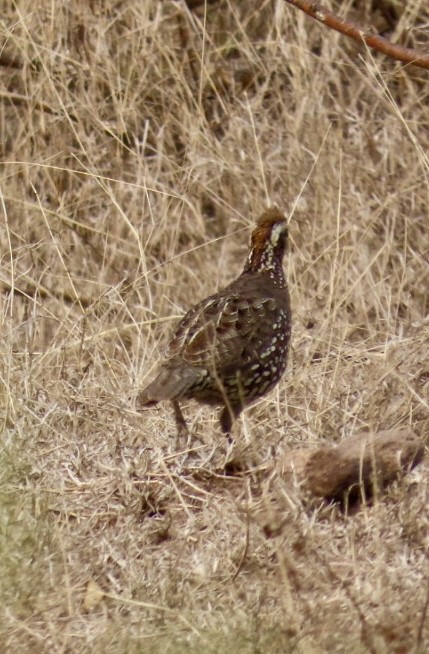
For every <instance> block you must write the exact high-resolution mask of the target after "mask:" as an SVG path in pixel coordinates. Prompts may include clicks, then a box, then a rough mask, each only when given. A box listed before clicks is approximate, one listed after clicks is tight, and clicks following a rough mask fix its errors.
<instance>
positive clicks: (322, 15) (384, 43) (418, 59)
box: [286, 0, 429, 68]
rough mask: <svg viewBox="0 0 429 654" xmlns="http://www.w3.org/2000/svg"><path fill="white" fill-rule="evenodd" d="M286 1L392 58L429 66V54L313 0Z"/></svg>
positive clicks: (424, 66) (423, 66) (425, 66)
mask: <svg viewBox="0 0 429 654" xmlns="http://www.w3.org/2000/svg"><path fill="white" fill-rule="evenodd" d="M286 2H288V3H289V4H291V5H294V7H298V9H301V10H302V11H304V12H305V13H306V14H308V15H309V16H311V17H312V18H314V19H315V20H318V21H319V22H320V23H323V24H324V25H327V26H328V27H330V28H331V29H333V30H336V31H337V32H341V34H345V35H346V36H348V37H350V38H351V39H354V40H355V41H358V42H359V43H362V42H363V43H366V45H368V46H369V47H371V48H375V50H378V51H379V52H382V53H383V54H385V55H387V56H388V57H391V58H392V59H398V60H399V61H404V62H405V63H407V64H414V65H415V66H420V67H421V68H429V55H425V54H422V53H421V52H419V51H418V50H414V49H413V48H404V47H403V46H401V45H396V44H394V43H391V42H390V41H388V39H385V38H384V37H382V36H380V35H379V34H371V33H370V32H369V31H367V30H365V29H364V28H363V27H361V26H360V25H358V24H357V23H354V22H352V21H350V20H345V19H344V18H340V17H339V16H336V15H335V14H333V13H332V12H330V11H328V10H327V9H322V8H321V7H320V6H319V4H318V3H317V2H314V1H313V0H286Z"/></svg>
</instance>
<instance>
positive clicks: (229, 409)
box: [219, 402, 241, 445]
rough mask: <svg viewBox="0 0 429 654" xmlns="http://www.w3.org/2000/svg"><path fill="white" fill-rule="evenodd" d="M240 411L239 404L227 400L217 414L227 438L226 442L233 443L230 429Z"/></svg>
mask: <svg viewBox="0 0 429 654" xmlns="http://www.w3.org/2000/svg"><path fill="white" fill-rule="evenodd" d="M240 413H241V407H240V406H233V405H231V404H230V403H229V402H228V405H225V406H224V408H223V409H222V411H221V414H220V416H219V422H220V427H221V429H222V431H223V433H224V434H225V436H226V437H227V439H228V444H229V445H231V444H232V443H233V439H232V438H231V429H232V424H233V422H234V421H235V420H236V419H237V418H238V416H239V415H240Z"/></svg>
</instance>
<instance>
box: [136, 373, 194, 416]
mask: <svg viewBox="0 0 429 654" xmlns="http://www.w3.org/2000/svg"><path fill="white" fill-rule="evenodd" d="M197 378H198V374H197V372H196V371H195V370H193V369H192V368H182V367H181V368H180V369H179V368H174V369H171V368H164V369H163V370H161V372H160V373H159V374H158V376H157V377H156V378H155V379H154V381H153V382H152V383H151V384H149V386H147V387H146V388H144V389H143V390H142V391H140V392H139V394H138V395H137V408H141V407H146V406H151V405H154V404H157V403H158V402H162V401H163V400H175V399H176V398H178V397H180V396H181V395H182V394H183V393H184V391H186V389H187V388H189V387H190V386H192V384H193V383H194V382H195V381H196V380H197Z"/></svg>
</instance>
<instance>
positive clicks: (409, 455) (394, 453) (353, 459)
mask: <svg viewBox="0 0 429 654" xmlns="http://www.w3.org/2000/svg"><path fill="white" fill-rule="evenodd" d="M424 447H425V444H424V441H423V440H422V439H421V438H419V437H418V436H417V435H416V434H415V433H414V432H413V431H412V430H411V429H407V428H405V429H391V430H388V431H380V432H376V433H371V432H369V433H360V434H356V435H354V436H350V437H349V438H346V439H345V440H344V441H342V443H340V445H337V446H332V447H331V446H327V445H325V446H323V447H320V448H318V449H316V450H302V449H299V450H292V451H291V452H288V453H287V454H286V455H285V456H284V457H282V459H281V460H280V461H278V463H277V465H276V470H277V474H278V475H279V477H280V478H281V479H282V480H284V481H286V482H287V483H288V484H291V485H293V484H296V483H298V484H299V485H301V486H303V487H304V488H305V489H306V490H308V491H310V493H311V494H312V495H314V496H316V497H323V498H325V499H327V500H336V501H341V502H343V501H344V499H345V498H346V497H347V499H348V501H353V500H355V499H358V498H359V497H362V496H364V497H370V496H372V495H374V492H377V491H378V490H381V489H382V488H384V487H385V486H386V484H388V483H389V482H391V481H393V480H394V479H395V478H397V477H398V476H400V475H403V474H405V473H406V472H408V471H409V470H411V469H412V468H413V467H414V466H416V465H417V464H418V463H420V462H421V461H422V459H423V455H424Z"/></svg>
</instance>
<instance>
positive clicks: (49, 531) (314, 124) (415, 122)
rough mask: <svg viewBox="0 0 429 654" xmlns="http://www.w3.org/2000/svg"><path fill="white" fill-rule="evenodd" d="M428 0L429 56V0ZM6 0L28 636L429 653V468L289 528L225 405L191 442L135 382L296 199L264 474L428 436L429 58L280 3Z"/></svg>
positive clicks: (16, 433)
mask: <svg viewBox="0 0 429 654" xmlns="http://www.w3.org/2000/svg"><path fill="white" fill-rule="evenodd" d="M356 4H357V5H358V3H356ZM402 4H403V5H405V9H403V13H402V16H401V19H400V23H399V26H398V34H401V33H402V32H401V31H402V30H403V29H408V28H409V32H408V36H407V39H408V44H409V45H414V46H416V45H417V46H418V45H419V44H420V45H422V47H427V43H428V38H427V25H428V20H429V12H428V9H427V6H426V3H425V2H424V0H413V1H411V0H408V2H406V3H402ZM402 4H401V6H402ZM3 5H4V11H3V13H2V17H1V23H0V24H1V34H2V47H1V53H0V59H1V61H2V62H3V64H4V65H2V66H0V75H1V77H0V80H1V86H0V97H1V106H0V110H1V114H0V116H1V135H0V147H1V160H2V161H3V163H2V166H1V192H2V198H1V201H2V209H3V211H2V213H3V218H2V223H1V231H0V245H1V250H0V252H1V257H2V258H1V270H0V276H1V277H0V281H1V286H2V293H1V296H0V297H1V306H0V315H1V333H0V339H1V351H2V358H1V386H0V398H1V406H2V409H3V411H2V423H1V426H2V431H1V438H2V449H1V454H0V458H1V468H0V469H1V472H0V475H1V487H0V493H1V505H0V510H1V513H0V551H1V566H2V573H1V581H0V599H1V602H0V604H1V609H0V615H1V618H0V625H1V626H0V642H2V647H3V651H5V652H8V653H9V652H10V653H11V654H12V653H18V652H19V653H21V652H24V651H28V652H30V651H31V652H36V653H37V652H50V653H56V652H58V653H59V652H61V653H65V652H73V653H75V652H76V653H78V652H89V651H90V652H94V653H100V654H101V653H106V652H107V653H115V654H116V653H124V654H125V653H126V654H133V653H134V652H135V653H137V652H145V653H146V652H148V653H149V652H165V653H167V652H174V653H176V652H182V651H183V652H185V651H186V652H207V653H210V652H213V653H214V652H226V651H228V652H240V653H249V654H250V653H252V654H257V653H261V654H262V653H264V654H265V653H267V654H274V653H275V652H279V653H280V652H281V653H282V654H283V653H285V652H298V653H301V654H312V653H320V652H340V653H341V652H347V653H356V654H357V653H360V652H371V653H372V654H374V653H376V654H379V653H380V654H381V653H383V652H386V653H389V654H390V653H396V654H401V653H408V652H413V653H414V654H417V653H418V652H421V653H423V652H426V651H427V644H428V642H429V619H428V616H427V614H426V611H427V603H428V591H429V585H428V584H429V561H428V547H429V519H428V515H427V505H428V499H429V485H428V481H427V468H425V467H424V466H421V467H420V469H418V470H417V471H416V472H415V473H413V475H412V476H410V477H409V478H408V479H407V480H406V481H405V482H403V483H401V484H398V485H396V486H394V487H393V488H391V489H390V491H389V493H388V494H387V495H386V496H384V497H382V498H380V499H379V500H378V501H376V502H375V503H374V504H373V505H372V506H368V507H364V508H363V509H362V510H361V511H360V512H359V513H357V514H355V515H354V516H344V515H341V514H340V513H339V512H338V511H337V510H336V509H332V508H326V507H325V508H324V507H317V506H316V507H314V506H312V507H308V506H306V505H304V504H300V503H296V502H295V503H294V504H289V505H288V506H285V507H282V508H281V509H278V511H279V512H280V513H279V514H278V515H277V518H279V519H280V522H281V523H282V526H281V528H280V529H279V533H278V535H276V536H275V537H273V538H271V539H269V538H267V537H265V535H264V534H263V532H262V530H261V529H260V527H259V526H258V524H256V523H255V521H254V520H252V519H251V518H249V515H250V514H249V512H248V511H247V507H248V506H249V505H250V504H252V503H253V502H255V501H256V500H257V499H258V497H259V495H258V493H259V491H258V487H257V484H255V483H254V482H253V481H252V480H251V479H249V478H241V477H235V478H229V479H226V478H225V477H223V476H222V474H219V462H220V460H221V456H222V450H223V447H224V446H223V442H222V437H221V436H220V434H219V431H218V426H217V422H216V416H215V414H214V413H211V412H210V410H207V409H205V408H200V407H197V406H195V405H192V404H190V405H189V407H187V408H186V414H187V416H188V418H189V421H190V424H191V426H192V430H193V432H194V433H195V434H196V435H199V436H200V437H201V438H202V440H203V442H200V441H198V440H195V451H194V452H191V453H188V454H186V453H183V452H182V451H180V449H178V448H177V446H176V442H175V439H174V437H173V435H174V425H173V420H172V415H171V412H170V409H169V407H161V408H160V409H159V410H153V411H147V412H145V413H144V414H142V415H138V414H137V413H136V412H135V411H134V408H133V400H132V395H133V393H134V392H135V390H136V389H137V387H138V386H139V385H142V384H143V383H144V382H145V381H147V379H148V378H149V377H150V375H151V374H152V371H153V365H154V364H155V363H156V361H157V358H158V355H159V352H160V348H161V347H162V345H163V343H164V342H165V338H166V337H167V335H168V333H169V331H170V329H171V325H172V320H173V319H174V318H175V317H176V316H179V315H181V314H182V313H183V312H184V311H185V309H186V308H188V307H189V306H190V304H192V303H193V302H194V301H196V300H197V299H200V298H202V297H203V296H204V295H206V294H208V293H210V292H213V291H214V290H216V288H217V286H218V285H223V284H225V283H226V282H227V281H229V280H230V279H232V278H233V277H234V276H235V275H236V274H237V273H238V272H239V270H240V267H241V261H242V258H243V255H244V253H245V251H246V245H245V244H246V240H247V234H248V229H247V228H248V227H249V226H250V225H251V224H252V221H253V219H254V218H255V216H257V214H258V213H259V212H260V211H261V210H262V209H263V208H264V207H265V206H266V204H267V202H268V201H269V202H270V203H271V202H273V203H277V204H278V205H279V206H280V207H281V208H284V209H285V210H287V211H288V212H290V213H291V214H292V217H291V228H290V232H291V238H292V245H291V251H290V255H289V257H288V262H287V274H288V278H289V280H290V285H291V293H292V300H293V307H294V336H293V351H292V355H291V360H290V366H289V370H288V373H287V376H286V378H285V379H284V381H283V382H282V383H281V384H280V386H279V388H278V390H277V391H276V392H274V393H273V394H272V395H271V396H270V397H268V398H267V399H266V400H264V401H263V402H261V403H260V404H259V405H258V406H257V407H256V408H254V409H252V410H249V411H248V412H247V413H246V415H245V417H244V419H243V421H242V422H240V423H239V424H238V425H237V431H236V438H237V442H238V443H237V448H238V450H240V451H241V455H240V456H242V457H243V459H244V462H245V463H246V462H247V465H251V464H252V463H254V464H264V463H265V462H267V461H269V460H272V459H273V458H274V457H276V456H277V455H279V454H280V453H281V452H283V451H285V450H286V449H288V448H290V447H294V446H296V445H297V444H300V445H301V444H307V443H308V444H311V443H313V444H314V443H317V442H321V441H322V440H324V439H326V441H329V442H331V441H337V440H340V439H341V438H342V437H343V436H344V435H349V434H352V433H353V432H354V431H355V430H356V431H357V430H361V429H366V428H370V429H378V428H380V429H381V428H386V429H387V428H391V427H396V426H400V425H412V426H413V428H414V429H415V430H416V432H417V433H419V434H421V435H422V436H424V435H425V434H426V433H427V430H428V423H429V420H428V418H429V410H428V409H429V397H428V396H429V393H428V387H429V348H428V342H429V322H428V313H429V285H428V261H429V229H428V226H429V223H428V219H429V216H428V205H429V181H428V180H429V163H428V157H427V152H428V151H429V114H428V95H429V85H428V76H427V72H425V71H422V70H418V69H413V68H412V67H403V66H401V65H399V64H395V63H394V62H392V61H386V60H385V59H384V58H382V57H377V56H374V55H373V54H372V53H370V52H365V51H363V50H361V51H360V52H359V51H358V50H357V48H356V46H355V45H354V44H349V43H347V42H346V41H345V40H344V38H342V37H340V36H339V35H337V34H334V33H333V32H327V31H324V30H323V29H322V28H321V27H320V26H318V25H316V24H314V23H313V22H311V21H310V20H309V19H307V18H306V17H305V16H304V15H302V14H300V13H299V12H296V11H295V10H293V9H292V8H291V7H289V6H287V5H286V4H285V3H284V2H281V1H278V2H275V1H274V0H273V1H272V2H264V3H259V2H256V1H253V0H251V1H248V2H244V1H243V2H229V0H223V1H221V2H220V3H218V4H215V5H213V6H211V8H210V9H209V12H208V15H207V17H206V20H204V14H203V13H201V12H200V14H191V13H189V12H188V11H187V10H186V7H185V5H184V3H183V2H182V3H180V2H173V1H172V0H171V1H170V0H164V1H163V2H159V1H158V0H144V1H141V0H139V1H137V0H129V1H128V2H121V1H119V0H116V1H114V0H110V1H107V2H101V1H97V0H93V1H92V2H88V3H84V2H82V3H70V2H67V1H66V0H52V2H37V0H36V2H30V1H29V0H15V1H14V2H4V3H3ZM370 5H371V3H370V2H369V1H368V2H361V3H359V7H358V9H354V11H356V12H358V10H359V11H362V12H363V14H362V15H361V16H360V17H361V18H362V19H363V20H368V19H369V18H370V17H371V15H372V12H371V9H370ZM261 6H262V8H261ZM358 17H359V16H358ZM425 26H426V27H425ZM425 43H426V46H425ZM130 398H131V399H130ZM265 499H266V500H268V501H269V500H270V498H269V497H267V498H265ZM101 591H103V592H104V593H105V595H102V594H101ZM425 644H426V645H425Z"/></svg>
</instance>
